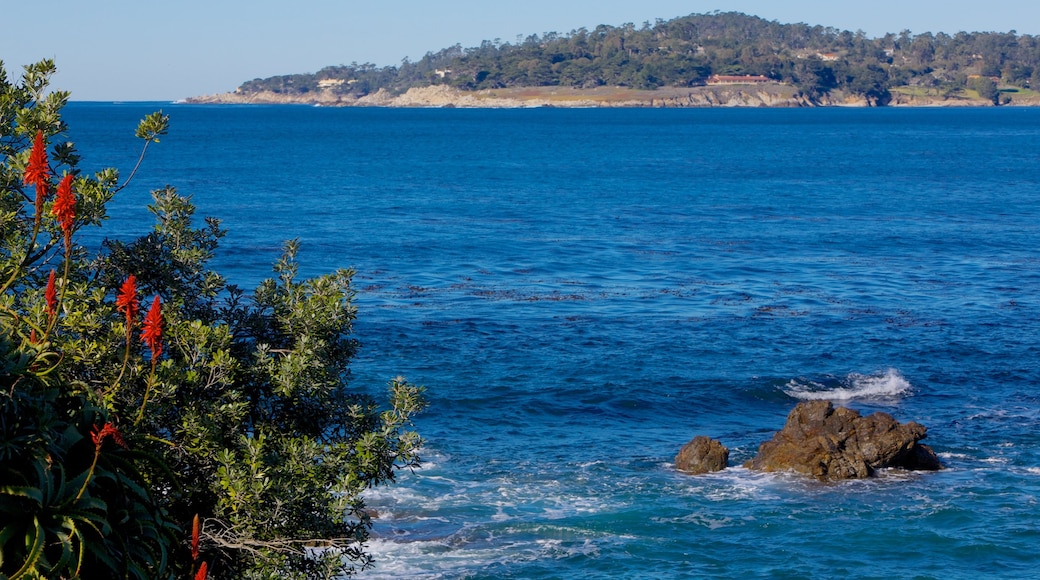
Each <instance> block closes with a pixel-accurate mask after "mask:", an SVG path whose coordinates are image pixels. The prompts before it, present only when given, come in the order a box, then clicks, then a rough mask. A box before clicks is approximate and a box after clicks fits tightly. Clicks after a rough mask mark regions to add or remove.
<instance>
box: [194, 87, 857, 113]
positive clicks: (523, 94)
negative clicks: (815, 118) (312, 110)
mask: <svg viewBox="0 0 1040 580" xmlns="http://www.w3.org/2000/svg"><path fill="white" fill-rule="evenodd" d="M187 102H189V103H220V104H305V105H319V106H340V107H460V108H532V107H568V108H588V107H669V108H671V107H812V106H819V105H821V104H822V105H834V104H852V105H855V104H857V103H833V102H831V101H825V102H823V103H814V102H811V101H810V100H808V99H807V98H805V97H804V96H803V95H802V94H801V93H799V92H798V91H797V90H796V89H794V88H793V87H787V86H784V85H775V86H771V87H751V86H748V87H742V86H732V87H693V88H665V89H659V90H656V91H638V90H633V89H624V88H605V87H604V88H598V89H588V90H581V89H569V88H556V87H532V88H524V89H503V90H497V91H479V92H467V91H459V90H457V89H453V88H451V87H447V86H443V85H434V86H428V87H417V88H412V89H409V90H408V91H407V92H406V93H404V94H401V95H393V94H391V93H389V92H388V91H386V90H382V89H381V90H380V91H378V92H376V93H373V94H370V95H366V96H364V97H360V98H354V97H349V96H342V95H337V94H335V93H333V92H332V91H329V90H324V91H311V92H309V93H306V94H302V95H286V94H281V93H272V92H258V93H241V92H237V91H236V92H233V93H224V94H219V95H208V96H202V97H192V98H190V99H187Z"/></svg>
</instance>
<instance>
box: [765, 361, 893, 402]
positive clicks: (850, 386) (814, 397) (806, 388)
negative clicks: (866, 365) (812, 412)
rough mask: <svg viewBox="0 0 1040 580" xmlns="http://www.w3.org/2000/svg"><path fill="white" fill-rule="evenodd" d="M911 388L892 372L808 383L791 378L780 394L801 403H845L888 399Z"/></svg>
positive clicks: (809, 381)
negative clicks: (799, 400) (855, 400)
mask: <svg viewBox="0 0 1040 580" xmlns="http://www.w3.org/2000/svg"><path fill="white" fill-rule="evenodd" d="M912 388H913V386H912V385H911V384H910V381H908V380H906V379H905V378H903V375H902V374H900V372H899V371H898V370H896V369H891V368H890V369H888V370H886V371H885V372H884V373H880V374H873V375H862V374H859V373H850V374H849V375H847V376H846V377H844V378H825V379H819V380H811V379H806V378H801V377H800V378H797V379H791V380H790V381H789V382H788V383H787V384H786V385H785V386H784V389H783V391H784V392H785V393H787V394H788V395H790V396H792V397H794V398H796V399H802V400H803V401H819V400H824V401H849V400H852V399H891V398H896V397H901V396H903V395H906V394H908V393H909V392H910V391H911V389H912Z"/></svg>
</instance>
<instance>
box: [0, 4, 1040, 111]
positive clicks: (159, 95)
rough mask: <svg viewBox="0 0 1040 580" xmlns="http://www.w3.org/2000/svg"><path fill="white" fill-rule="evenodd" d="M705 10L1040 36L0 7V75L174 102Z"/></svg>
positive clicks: (742, 8) (499, 14)
mask: <svg viewBox="0 0 1040 580" xmlns="http://www.w3.org/2000/svg"><path fill="white" fill-rule="evenodd" d="M715 10H721V11H737V12H743V13H745V14H751V15H755V16H761V17H763V18H766V19H769V20H776V21H778V22H782V23H793V22H804V23H807V24H811V25H816V24H819V25H822V26H833V27H835V28H839V29H847V30H852V31H856V30H863V31H864V32H866V33H867V35H868V36H870V37H877V36H881V35H883V34H884V33H886V32H895V33H898V32H900V31H902V30H910V31H911V32H912V33H914V34H920V33H923V32H946V33H949V34H953V33H955V32H959V31H962V30H964V31H999V32H1007V31H1010V30H1015V31H1017V32H1018V33H1019V34H1034V35H1037V34H1040V2H1037V1H1036V0H1005V1H1002V2H986V1H981V2H980V1H979V0H970V1H969V0H871V1H861V2H848V1H843V0H830V1H826V2H823V1H810V0H625V1H621V0H524V1H522V2H498V1H494V0H479V1H478V0H396V1H392V0H364V1H362V0H249V1H231V0H165V1H164V0H47V1H45V2H31V1H26V0H0V60H3V62H4V65H5V68H6V69H7V71H8V75H9V76H11V77H14V76H17V75H18V74H20V72H21V67H22V65H25V64H28V63H30V62H35V61H37V60H39V59H41V58H54V59H55V60H56V61H57V65H58V69H59V71H60V72H59V74H58V76H57V77H56V78H55V82H54V85H55V86H56V87H57V88H61V89H64V90H69V91H72V98H73V100H103V101H111V100H126V101H130V100H175V99H180V98H184V97H189V96H196V95H203V94H212V93H219V92H226V91H231V90H234V89H235V87H237V86H238V85H239V84H241V83H242V82H244V81H247V80H251V79H254V78H264V77H269V76H273V75H278V74H291V73H307V72H315V71H317V70H318V69H320V68H322V67H324V66H328V65H339V64H349V63H351V62H358V63H364V62H371V63H374V64H376V65H379V66H385V65H396V64H399V63H400V62H401V60H402V59H404V58H405V57H407V58H410V59H412V60H418V59H419V58H422V56H423V55H424V54H426V53H427V52H430V51H433V52H435V51H437V50H440V49H442V48H445V47H448V46H451V45H453V44H456V43H459V44H462V46H464V47H470V46H477V45H479V44H480V43H481V41H483V40H494V39H496V38H498V39H501V40H502V41H505V42H513V41H515V40H516V38H517V35H522V36H527V35H530V34H532V33H538V34H541V33H544V32H560V33H566V32H570V31H571V30H575V29H577V28H581V27H586V28H589V29H591V28H595V27H596V26H597V25H599V24H609V25H620V24H624V23H626V22H631V23H633V24H636V25H637V26H638V25H641V24H642V23H643V22H647V21H649V22H651V23H652V22H654V21H655V20H656V19H658V18H661V19H664V20H669V19H671V18H675V17H678V16H686V15H688V14H693V13H705V12H712V11H715Z"/></svg>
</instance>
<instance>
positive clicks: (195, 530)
mask: <svg viewBox="0 0 1040 580" xmlns="http://www.w3.org/2000/svg"><path fill="white" fill-rule="evenodd" d="M198 559H199V514H195V519H193V520H192V521H191V561H192V562H194V561H196V560H198Z"/></svg>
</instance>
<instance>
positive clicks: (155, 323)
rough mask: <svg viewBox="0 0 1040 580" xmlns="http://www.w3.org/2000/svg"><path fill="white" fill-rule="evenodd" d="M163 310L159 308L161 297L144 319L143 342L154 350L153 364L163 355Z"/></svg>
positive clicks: (153, 303)
mask: <svg viewBox="0 0 1040 580" xmlns="http://www.w3.org/2000/svg"><path fill="white" fill-rule="evenodd" d="M162 322H163V321H162V310H161V307H160V306H159V296H156V297H155V300H152V307H151V308H149V309H148V314H146V315H145V317H144V330H143V331H142V332H141V340H142V341H143V342H144V343H145V344H146V345H148V348H150V349H151V350H152V362H153V364H154V362H155V360H156V359H158V358H159V355H161V354H162Z"/></svg>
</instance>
